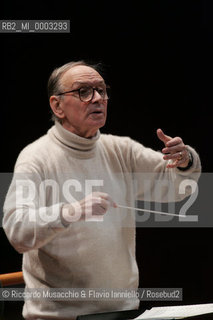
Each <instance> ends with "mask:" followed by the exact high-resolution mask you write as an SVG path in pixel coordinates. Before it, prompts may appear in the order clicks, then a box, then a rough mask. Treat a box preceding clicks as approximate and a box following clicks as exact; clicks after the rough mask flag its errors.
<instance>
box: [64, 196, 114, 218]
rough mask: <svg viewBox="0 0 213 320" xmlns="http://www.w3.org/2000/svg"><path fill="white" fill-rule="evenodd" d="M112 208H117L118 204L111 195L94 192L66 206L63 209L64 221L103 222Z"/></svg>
mask: <svg viewBox="0 0 213 320" xmlns="http://www.w3.org/2000/svg"><path fill="white" fill-rule="evenodd" d="M110 207H113V208H117V204H116V203H115V202H114V201H113V200H112V198H111V197H110V195H109V194H107V193H104V192H93V193H91V194H89V195H88V196H86V197H85V198H84V199H82V200H80V201H76V202H72V203H70V204H65V205H64V206H63V207H62V213H61V214H62V220H65V222H66V223H71V222H75V221H80V220H90V221H91V220H93V221H102V220H103V215H104V214H105V213H106V212H107V211H108V209H109V208H110Z"/></svg>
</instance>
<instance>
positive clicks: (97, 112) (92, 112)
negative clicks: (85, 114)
mask: <svg viewBox="0 0 213 320" xmlns="http://www.w3.org/2000/svg"><path fill="white" fill-rule="evenodd" d="M101 113H103V110H100V109H98V110H97V109H96V110H93V111H91V112H90V114H101Z"/></svg>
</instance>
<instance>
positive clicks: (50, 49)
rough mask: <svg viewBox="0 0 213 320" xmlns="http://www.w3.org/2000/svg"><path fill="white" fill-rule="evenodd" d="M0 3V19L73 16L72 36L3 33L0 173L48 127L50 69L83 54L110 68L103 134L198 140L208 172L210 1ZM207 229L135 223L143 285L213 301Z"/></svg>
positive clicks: (189, 299) (4, 251) (148, 140)
mask: <svg viewBox="0 0 213 320" xmlns="http://www.w3.org/2000/svg"><path fill="white" fill-rule="evenodd" d="M1 8H2V10H1V12H0V17H1V19H23V20H24V19H69V20H70V23H71V32H70V33H69V34H0V42H1V55H2V57H1V79H2V85H1V93H0V96H1V109H0V125H1V126H0V128H1V144H2V153H1V172H12V171H13V166H14V163H15V161H16V158H17V156H18V154H19V152H20V151H21V149H22V148H23V147H25V146H26V145H27V144H28V143H30V142H32V141H33V140H35V139H37V138H38V137H40V136H41V135H43V134H45V133H46V131H47V130H48V128H49V127H50V126H51V125H52V123H51V121H50V111H49V106H48V99H47V95H46V83H47V79H48V77H49V75H50V73H51V71H52V70H53V69H54V68H55V67H58V66H60V65H62V64H64V63H67V62H69V61H71V60H79V59H85V60H87V61H88V62H102V63H103V64H104V65H105V68H106V76H107V81H108V82H109V83H110V85H111V88H112V99H111V101H110V103H109V115H108V120H107V124H106V126H105V127H104V128H103V129H102V132H106V133H113V134H116V135H127V136H131V137H132V138H133V139H136V140H138V141H140V142H141V143H143V144H144V145H145V146H150V147H152V148H154V149H156V150H159V149H160V148H161V147H162V144H161V142H160V141H159V140H158V139H157V137H156V129H157V128H159V127H160V128H162V129H163V130H164V131H165V133H167V134H168V135H170V136H177V135H178V136H181V137H182V138H183V140H184V142H185V143H186V144H190V145H192V146H193V147H195V148H196V150H197V151H198V153H199V154H200V157H201V161H202V167H203V171H204V172H212V151H211V148H212V143H211V139H212V129H211V124H212V117H211V114H212V113H211V108H212V53H213V50H212V48H213V47H212V45H213V24H212V21H213V2H212V1H211V0H209V1H208V0H206V1H205V0H202V1H197V0H193V1H190V0H187V1H186V0H185V1H180V0H177V1H174V0H168V1H165V0H162V1H153V0H149V1H148V0H147V1H138V2H136V1H131V2H130V1H128V2H122V1H114V2H113V1H102V2H100V1H81V2H79V1H67V2H64V1H57V2H54V1H51V4H48V3H46V2H44V1H43V2H42V3H39V2H28V4H26V3H23V2H17V3H11V2H7V3H6V2H3V3H2V4H1ZM209 206H211V203H210V202H209ZM212 235H213V231H212V228H205V229H202V228H196V229H190V228H187V229H180V228H179V229H175V228H167V229H165V228H164V229H163V228H161V229H155V228H139V229H138V230H137V258H138V264H139V268H140V279H141V280H140V287H181V288H183V302H182V303H184V304H188V303H205V302H212V300H213V299H212V298H213V294H212V287H213V276H212V270H213V262H212ZM0 239H1V263H0V273H5V272H13V271H18V270H20V269H21V258H22V256H21V255H19V254H18V253H16V252H15V250H14V249H13V248H12V247H11V246H10V244H9V243H8V241H7V239H6V237H5V235H4V232H3V230H2V229H1V230H0ZM109 264H110V259H109ZM154 304H157V302H156V303H153V305H154ZM160 304H162V303H160Z"/></svg>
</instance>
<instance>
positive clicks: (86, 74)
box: [61, 66, 105, 88]
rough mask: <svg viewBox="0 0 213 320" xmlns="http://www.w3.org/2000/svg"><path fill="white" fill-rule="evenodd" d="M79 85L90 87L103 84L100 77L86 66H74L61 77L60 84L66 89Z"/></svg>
mask: <svg viewBox="0 0 213 320" xmlns="http://www.w3.org/2000/svg"><path fill="white" fill-rule="evenodd" d="M80 83H88V84H91V85H95V84H100V83H103V84H104V83H105V82H104V79H103V78H102V76H101V75H100V74H99V73H98V72H97V71H96V70H95V69H93V68H91V67H88V66H75V67H73V68H71V69H69V70H67V71H66V72H65V73H64V74H63V76H62V77H61V84H62V85H63V86H66V87H70V88H71V87H72V86H75V85H78V84H80Z"/></svg>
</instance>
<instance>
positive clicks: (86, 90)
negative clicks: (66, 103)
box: [57, 86, 110, 102]
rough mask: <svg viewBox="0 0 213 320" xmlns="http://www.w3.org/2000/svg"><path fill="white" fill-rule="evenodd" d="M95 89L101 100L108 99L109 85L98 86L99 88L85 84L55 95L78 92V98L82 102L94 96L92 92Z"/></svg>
mask: <svg viewBox="0 0 213 320" xmlns="http://www.w3.org/2000/svg"><path fill="white" fill-rule="evenodd" d="M95 91H97V92H98V94H99V95H100V96H101V98H102V99H103V100H108V99H109V97H110V87H109V86H107V87H99V88H93V87H90V86H85V87H81V88H79V89H75V90H70V91H65V92H60V93H58V94H57V95H58V96H61V95H64V94H66V93H71V92H78V95H79V99H80V100H81V101H83V102H89V101H91V100H92V99H93V97H94V92H95Z"/></svg>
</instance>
